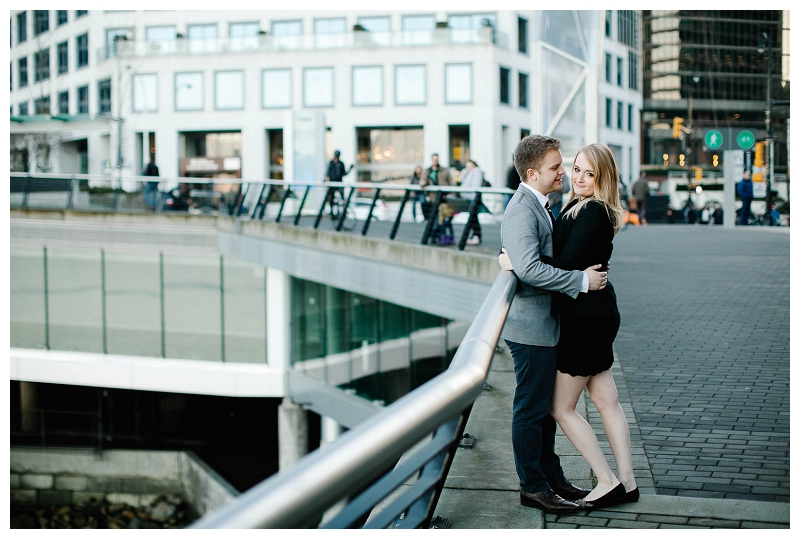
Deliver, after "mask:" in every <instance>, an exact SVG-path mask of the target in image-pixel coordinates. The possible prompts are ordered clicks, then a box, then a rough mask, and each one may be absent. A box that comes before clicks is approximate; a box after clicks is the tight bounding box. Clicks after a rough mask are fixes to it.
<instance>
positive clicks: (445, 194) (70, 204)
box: [10, 173, 514, 250]
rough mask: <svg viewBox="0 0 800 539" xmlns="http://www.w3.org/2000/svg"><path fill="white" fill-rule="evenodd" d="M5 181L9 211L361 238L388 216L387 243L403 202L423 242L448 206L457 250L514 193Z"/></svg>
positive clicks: (243, 183) (34, 177)
mask: <svg viewBox="0 0 800 539" xmlns="http://www.w3.org/2000/svg"><path fill="white" fill-rule="evenodd" d="M10 178H11V181H10V191H11V193H10V203H11V207H12V208H22V209H61V210H71V211H91V212H126V213H145V212H154V213H172V212H186V213H194V214H205V215H231V216H236V217H237V218H241V219H250V220H258V221H267V220H271V221H274V222H275V223H284V224H291V225H293V226H303V227H311V228H313V229H320V228H321V223H322V221H323V217H324V216H329V217H331V218H332V219H331V228H330V229H331V230H334V231H336V232H343V233H351V234H360V235H362V236H366V235H367V233H368V231H369V229H370V227H371V226H373V225H374V223H375V222H376V221H379V220H390V221H391V228H389V229H388V230H387V237H388V239H389V240H395V238H396V237H397V234H398V231H399V229H400V227H401V225H402V224H403V223H404V222H409V221H410V220H411V219H410V216H409V215H408V214H409V212H408V210H407V206H408V203H409V202H411V204H412V206H413V205H414V204H415V203H419V204H420V211H421V213H422V215H423V216H424V226H423V227H422V232H421V235H420V238H419V243H420V244H422V245H427V244H429V243H436V242H437V241H438V240H439V234H440V232H441V230H442V225H443V219H447V217H443V213H442V212H441V211H440V210H442V209H444V208H445V207H446V208H447V209H448V211H449V212H451V213H452V214H453V215H455V214H459V213H464V214H466V219H465V220H464V226H463V228H462V229H461V231H460V233H459V234H458V240H457V241H454V244H455V246H456V248H457V249H458V250H463V249H464V247H465V246H466V244H467V240H468V239H469V234H470V229H471V226H470V225H471V223H474V222H476V221H479V220H480V215H479V214H486V213H491V212H490V210H489V209H488V208H487V206H486V205H485V204H484V202H483V200H484V198H485V197H486V196H487V195H494V196H495V197H498V196H505V195H508V196H510V195H512V194H513V193H514V192H513V191H512V190H510V189H504V188H494V187H482V188H478V189H475V188H463V187H458V186H455V187H437V186H426V187H419V186H418V185H409V184H399V183H363V182H362V183H347V182H325V183H320V182H289V181H285V180H257V181H249V180H230V179H225V180H213V179H206V178H154V177H147V176H124V177H109V176H90V175H78V174H76V175H71V176H64V175H56V174H26V173H11V176H10ZM473 195H474V196H473ZM331 201H333V204H331ZM385 201H392V203H393V205H394V206H395V207H396V213H395V214H394V215H393V216H391V215H389V212H388V210H387V206H386V204H385ZM445 205H446V206H445ZM412 209H414V210H415V208H412Z"/></svg>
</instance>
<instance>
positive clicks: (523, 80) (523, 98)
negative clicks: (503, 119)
mask: <svg viewBox="0 0 800 539" xmlns="http://www.w3.org/2000/svg"><path fill="white" fill-rule="evenodd" d="M519 106H520V108H523V109H526V108H528V75H526V74H525V73H520V74H519Z"/></svg>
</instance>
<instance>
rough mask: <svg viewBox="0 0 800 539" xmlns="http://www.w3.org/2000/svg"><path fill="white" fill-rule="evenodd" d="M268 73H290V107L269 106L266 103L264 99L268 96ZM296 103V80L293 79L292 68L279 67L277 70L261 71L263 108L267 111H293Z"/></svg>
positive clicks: (267, 69) (266, 69)
mask: <svg viewBox="0 0 800 539" xmlns="http://www.w3.org/2000/svg"><path fill="white" fill-rule="evenodd" d="M268 72H288V73H289V104H288V105H267V104H266V103H265V101H264V97H265V95H266V93H265V92H266V90H267V87H266V84H265V82H266V81H265V80H264V77H265V76H266V75H267V73H268ZM293 103H294V80H293V79H292V68H291V67H277V68H265V69H262V70H261V108H262V109H266V110H279V109H291V108H292V104H293Z"/></svg>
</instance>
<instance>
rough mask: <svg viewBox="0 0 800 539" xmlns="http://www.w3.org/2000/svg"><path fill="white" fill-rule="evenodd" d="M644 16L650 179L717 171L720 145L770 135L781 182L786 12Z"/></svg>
mask: <svg viewBox="0 0 800 539" xmlns="http://www.w3.org/2000/svg"><path fill="white" fill-rule="evenodd" d="M643 19H644V20H643V22H644V36H643V39H644V65H643V68H644V73H643V74H644V81H643V89H644V108H643V113H642V151H643V164H644V168H646V169H647V172H648V177H650V178H653V179H662V178H666V177H667V175H668V173H670V172H679V173H680V172H686V173H688V174H689V177H694V175H695V171H693V170H692V169H694V168H700V169H701V172H700V173H701V174H703V175H704V176H708V175H711V174H716V175H717V176H719V175H721V172H722V167H723V151H724V150H737V149H750V148H753V146H751V145H754V144H755V143H757V142H759V141H764V140H765V139H768V138H769V137H774V139H773V140H774V148H773V155H774V163H773V166H774V172H775V178H773V182H781V181H786V175H787V168H788V167H787V159H788V151H787V144H786V143H787V125H788V124H787V119H788V115H789V107H788V106H787V105H788V99H789V12H788V11H777V10H753V11H720V10H697V11H689V10H661V11H644V12H643ZM768 98H769V99H771V100H774V101H771V102H770V104H768ZM767 111H769V112H770V114H769V122H767V121H766V120H767V116H768V115H767ZM770 130H771V131H772V132H771V133H770V132H768V131H770ZM748 133H749V134H748ZM718 135H719V136H718ZM773 189H775V186H774V185H773Z"/></svg>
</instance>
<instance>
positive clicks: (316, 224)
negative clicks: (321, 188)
mask: <svg viewBox="0 0 800 539" xmlns="http://www.w3.org/2000/svg"><path fill="white" fill-rule="evenodd" d="M331 189H333V187H328V188H327V189H326V190H325V196H324V197H323V198H322V204H320V205H319V211H318V212H317V218H316V219H314V230H316V229H317V228H319V221H320V219H322V212H323V211H324V210H325V203H326V202H328V197H329V196H331ZM306 194H308V191H306Z"/></svg>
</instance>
